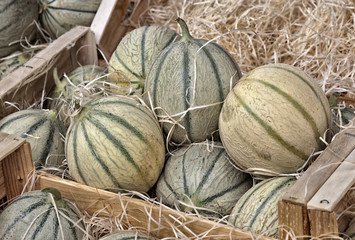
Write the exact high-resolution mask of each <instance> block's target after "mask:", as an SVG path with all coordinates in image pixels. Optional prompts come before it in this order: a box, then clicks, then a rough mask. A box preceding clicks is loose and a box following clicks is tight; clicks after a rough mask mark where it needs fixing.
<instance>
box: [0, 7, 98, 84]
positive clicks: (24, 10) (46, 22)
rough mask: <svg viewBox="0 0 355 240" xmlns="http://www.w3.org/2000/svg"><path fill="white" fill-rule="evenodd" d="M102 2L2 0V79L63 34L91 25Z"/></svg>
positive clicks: (0, 29) (0, 49) (0, 8)
mask: <svg viewBox="0 0 355 240" xmlns="http://www.w3.org/2000/svg"><path fill="white" fill-rule="evenodd" d="M101 1H102V0H89V1H84V2H83V1H80V0H70V1H66V0H55V1H50V0H26V1H13V0H2V1H1V2H0V35H1V38H0V80H1V79H2V78H4V77H6V76H7V75H8V74H9V73H11V72H12V71H14V70H16V69H17V68H19V67H20V66H22V65H24V64H25V63H26V62H27V61H28V60H29V59H30V58H31V57H33V56H34V54H35V53H36V52H37V51H38V50H40V49H42V48H43V47H44V46H46V45H48V43H50V42H51V41H52V40H54V39H56V38H58V37H59V36H61V35H62V34H63V33H65V32H67V31H69V30H70V29H72V28H73V27H75V26H90V25H91V23H92V21H93V19H94V17H95V14H96V12H97V10H98V8H99V6H100V4H101ZM19 19H20V21H19Z"/></svg>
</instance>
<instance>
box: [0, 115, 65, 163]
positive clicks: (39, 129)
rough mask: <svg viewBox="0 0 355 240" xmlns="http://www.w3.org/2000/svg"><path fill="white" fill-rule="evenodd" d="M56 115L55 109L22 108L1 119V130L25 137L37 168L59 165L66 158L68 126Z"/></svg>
mask: <svg viewBox="0 0 355 240" xmlns="http://www.w3.org/2000/svg"><path fill="white" fill-rule="evenodd" d="M56 116H57V112H56V111H55V110H45V109H27V110H20V111H17V112H14V113H12V114H10V115H8V116H6V117H4V118H3V119H1V120H0V131H1V132H6V133H8V134H14V135H16V136H19V137H22V138H25V139H26V141H27V142H29V143H30V145H31V151H32V159H33V162H34V164H35V166H36V167H37V168H39V167H43V166H46V167H59V166H60V165H62V161H63V160H64V158H65V155H64V140H62V138H63V137H64V136H65V132H66V128H65V127H64V125H63V124H62V123H61V122H60V121H59V120H58V119H57V117H56Z"/></svg>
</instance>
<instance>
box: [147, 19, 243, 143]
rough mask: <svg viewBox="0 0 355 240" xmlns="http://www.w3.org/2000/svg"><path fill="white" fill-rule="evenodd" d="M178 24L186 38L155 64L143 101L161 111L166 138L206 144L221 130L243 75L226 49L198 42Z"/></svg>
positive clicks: (149, 75) (183, 25)
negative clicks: (223, 110)
mask: <svg viewBox="0 0 355 240" xmlns="http://www.w3.org/2000/svg"><path fill="white" fill-rule="evenodd" d="M178 21H179V23H180V25H181V27H182V37H181V39H180V40H179V41H177V42H175V43H173V44H171V45H170V46H169V47H167V48H166V49H164V50H163V51H162V52H161V53H160V54H159V56H158V57H157V59H156V60H155V61H154V63H153V65H152V67H151V69H150V71H149V73H148V76H147V79H146V83H145V91H146V92H147V94H145V95H144V100H145V102H146V103H147V104H149V105H151V107H152V108H154V109H156V113H157V115H158V116H159V119H160V120H161V122H164V125H163V129H164V132H165V134H168V133H169V132H170V131H171V132H172V135H171V140H172V141H173V142H175V143H188V142H201V141H204V140H205V139H210V138H211V137H212V134H213V133H214V132H215V131H216V130H217V129H218V116H219V114H220V110H221V108H222V103H223V101H224V99H225V97H226V96H227V94H228V92H229V91H230V89H231V88H232V87H233V86H234V84H235V83H236V82H237V80H238V79H239V78H240V77H241V72H240V70H239V67H238V65H237V63H236V62H235V60H234V59H233V57H232V56H231V55H230V54H229V53H228V52H227V51H226V50H225V49H223V48H222V47H221V46H219V45H217V44H216V43H213V42H208V41H207V40H204V39H193V38H192V37H191V35H190V33H189V32H188V29H187V26H186V24H185V23H184V22H183V20H181V19H178ZM193 108H196V109H193Z"/></svg>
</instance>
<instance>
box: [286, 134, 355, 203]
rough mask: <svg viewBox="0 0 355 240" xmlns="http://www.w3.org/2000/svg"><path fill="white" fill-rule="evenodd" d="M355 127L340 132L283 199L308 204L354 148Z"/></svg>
mask: <svg viewBox="0 0 355 240" xmlns="http://www.w3.org/2000/svg"><path fill="white" fill-rule="evenodd" d="M353 136H355V129H354V128H349V129H347V131H344V132H342V133H339V134H338V135H337V136H336V138H335V139H334V140H333V141H332V142H331V143H330V144H329V145H328V146H327V148H326V149H325V150H324V151H323V152H322V154H321V155H320V156H319V157H318V158H317V159H316V160H315V162H314V163H312V164H311V166H310V167H309V168H308V169H307V170H306V171H305V173H304V174H303V175H302V176H301V177H300V178H299V179H298V180H297V181H296V183H295V184H294V185H293V186H292V187H291V188H290V189H289V191H288V192H287V193H286V194H285V195H284V196H283V200H285V201H289V202H292V203H295V204H300V205H304V206H306V204H307V203H308V202H309V200H310V199H311V198H312V197H313V196H314V194H315V193H316V192H317V191H318V190H319V189H320V188H321V186H322V185H323V184H324V183H325V182H326V181H327V179H328V178H329V177H330V176H331V175H332V174H333V172H334V171H335V170H336V169H337V168H338V167H339V165H340V164H341V163H342V162H343V161H344V159H346V157H347V156H348V155H349V154H350V153H351V152H352V151H353V150H354V148H355V141H353V138H354V137H353Z"/></svg>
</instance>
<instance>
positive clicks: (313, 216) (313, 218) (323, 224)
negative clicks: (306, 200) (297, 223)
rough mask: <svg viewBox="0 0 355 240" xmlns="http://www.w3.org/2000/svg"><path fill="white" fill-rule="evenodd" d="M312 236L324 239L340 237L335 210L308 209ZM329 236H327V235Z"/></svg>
mask: <svg viewBox="0 0 355 240" xmlns="http://www.w3.org/2000/svg"><path fill="white" fill-rule="evenodd" d="M308 217H309V223H310V231H311V236H312V237H313V238H317V237H320V236H323V237H322V239H332V237H333V238H337V239H339V233H338V222H337V216H336V214H335V213H333V212H325V211H319V210H314V209H311V210H308ZM326 236H327V237H326Z"/></svg>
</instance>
